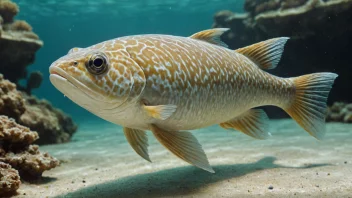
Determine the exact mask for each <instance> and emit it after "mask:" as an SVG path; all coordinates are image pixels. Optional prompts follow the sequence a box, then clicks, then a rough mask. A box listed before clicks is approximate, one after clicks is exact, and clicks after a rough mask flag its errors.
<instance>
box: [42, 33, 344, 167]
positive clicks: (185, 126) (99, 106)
mask: <svg viewBox="0 0 352 198" xmlns="http://www.w3.org/2000/svg"><path fill="white" fill-rule="evenodd" d="M227 30H228V29H226V28H215V29H210V30H204V31H201V32H198V33H195V34H193V35H191V36H189V37H181V36H173V35H158V34H147V35H135V36H125V37H121V38H117V39H112V40H108V41H105V42H101V43H98V44H96V45H93V46H90V47H87V48H73V49H71V50H69V53H68V54H67V55H66V56H63V57H61V58H60V59H58V60H57V61H55V62H54V63H52V65H51V66H50V69H49V71H50V80H51V82H52V83H53V85H54V86H55V87H56V88H57V89H58V90H60V91H61V92H63V93H64V94H65V95H66V96H67V97H68V98H70V99H71V100H73V101H74V102H75V103H77V104H78V105H80V106H81V107H83V108H85V109H87V110H88V111H90V112H92V113H94V114H96V115H97V116H99V117H101V118H103V119H105V120H107V121H110V122H113V123H115V124H119V125H121V126H123V127H124V130H123V131H124V134H125V136H126V139H127V141H128V142H129V143H130V145H131V147H132V148H133V149H134V150H135V151H136V153H137V154H138V155H140V156H141V157H143V158H144V159H146V160H148V161H151V160H150V157H149V153H148V141H147V136H146V132H145V131H146V130H150V131H151V132H152V133H153V134H154V136H155V137H156V139H157V140H158V141H159V142H160V143H161V144H162V145H163V146H164V147H165V148H167V149H168V150H169V151H170V152H172V153H173V154H174V155H175V156H177V157H179V158H180V159H182V160H184V161H186V162H188V163H190V164H193V165H195V166H197V167H199V168H202V169H204V170H206V171H209V172H214V170H213V169H212V168H211V167H210V165H209V162H208V159H207V157H206V155H205V153H204V151H203V149H202V147H201V145H200V144H199V142H198V141H197V139H196V138H195V137H194V136H193V135H192V134H191V133H190V132H187V131H184V130H192V129H199V128H203V127H207V126H210V125H215V124H219V125H220V126H221V127H222V128H225V129H231V130H237V131H240V132H242V133H244V134H246V135H248V136H251V137H253V138H257V139H266V138H269V137H270V132H269V131H268V122H267V120H268V117H267V115H266V113H265V112H264V111H263V110H261V109H254V108H255V107H260V106H264V105H274V106H278V107H280V108H282V109H284V110H285V111H286V112H287V113H288V114H289V115H290V116H291V117H292V118H293V119H295V120H296V121H297V123H298V124H299V125H300V126H301V127H303V128H304V129H305V130H306V131H307V132H308V133H309V134H310V135H312V136H313V137H315V138H317V139H321V138H322V137H323V135H324V134H325V111H326V100H327V97H328V94H329V91H330V89H331V87H332V84H333V82H334V80H335V78H336V77H337V75H336V74H333V73H328V72H323V73H315V74H307V75H303V76H298V77H293V78H280V77H277V76H274V75H271V74H269V73H267V72H266V71H265V70H267V69H273V68H275V67H276V66H277V64H278V62H279V60H280V58H281V54H282V53H283V50H284V45H285V43H286V41H287V40H288V38H285V37H281V38H273V39H269V40H266V41H262V42H259V43H256V44H253V45H250V46H247V47H244V48H240V49H236V50H230V49H228V48H227V46H226V44H225V43H223V42H222V41H221V39H220V37H221V35H222V34H223V33H224V32H225V31H227Z"/></svg>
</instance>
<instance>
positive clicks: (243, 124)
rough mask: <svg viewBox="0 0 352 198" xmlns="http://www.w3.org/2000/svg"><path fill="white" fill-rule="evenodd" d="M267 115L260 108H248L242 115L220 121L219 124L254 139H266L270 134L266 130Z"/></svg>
mask: <svg viewBox="0 0 352 198" xmlns="http://www.w3.org/2000/svg"><path fill="white" fill-rule="evenodd" d="M268 120H269V119H268V116H267V115H266V113H265V112H264V110H261V109H250V110H248V111H246V112H245V113H243V114H242V115H240V116H238V117H236V118H234V119H232V120H230V121H227V122H224V123H220V126H221V127H222V128H225V129H235V130H238V131H241V132H242V133H244V134H246V135H249V136H251V137H253V138H256V139H267V138H268V137H270V136H271V134H270V133H268V132H267V128H268Z"/></svg>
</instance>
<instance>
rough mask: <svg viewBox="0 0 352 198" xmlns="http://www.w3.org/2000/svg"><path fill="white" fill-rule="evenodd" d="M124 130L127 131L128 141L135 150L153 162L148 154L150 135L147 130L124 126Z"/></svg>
mask: <svg viewBox="0 0 352 198" xmlns="http://www.w3.org/2000/svg"><path fill="white" fill-rule="evenodd" d="M123 132H124V133H125V136H126V139H127V141H128V143H130V145H131V147H132V148H133V150H134V151H136V153H137V154H138V155H140V156H141V157H143V158H144V159H145V160H147V161H149V162H151V160H150V158H149V154H148V137H147V134H146V132H145V131H142V130H138V129H131V128H127V127H124V128H123Z"/></svg>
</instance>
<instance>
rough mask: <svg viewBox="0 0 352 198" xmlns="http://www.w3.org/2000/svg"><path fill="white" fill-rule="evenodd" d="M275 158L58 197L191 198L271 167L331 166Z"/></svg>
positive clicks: (189, 169) (138, 178) (177, 171)
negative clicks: (186, 197) (214, 185)
mask: <svg viewBox="0 0 352 198" xmlns="http://www.w3.org/2000/svg"><path fill="white" fill-rule="evenodd" d="M275 160H276V158H274V157H265V158H263V159H261V160H259V161H257V162H255V163H249V164H235V165H218V166H213V168H214V170H215V174H211V173H208V172H206V171H203V170H201V169H199V168H196V167H193V166H186V167H180V168H173V169H166V170H162V171H158V172H153V173H146V174H139V175H133V176H129V177H124V178H120V179H117V180H115V181H111V182H107V183H102V184H97V185H93V186H89V187H86V188H83V189H80V190H77V191H75V192H72V193H68V194H65V195H60V196H58V197H60V198H71V197H88V198H89V197H92V198H93V197H104V198H108V197H123V198H129V197H134V198H135V197H162V196H177V195H190V194H194V193H196V192H197V191H198V190H199V189H200V188H201V187H204V186H206V185H209V184H212V183H216V182H219V181H223V180H227V179H231V178H236V177H241V176H243V175H246V174H249V173H252V172H255V171H260V170H265V169H274V168H292V169H307V168H314V167H319V166H327V165H330V164H310V165H305V166H302V167H289V166H281V165H277V164H275V163H274V162H275Z"/></svg>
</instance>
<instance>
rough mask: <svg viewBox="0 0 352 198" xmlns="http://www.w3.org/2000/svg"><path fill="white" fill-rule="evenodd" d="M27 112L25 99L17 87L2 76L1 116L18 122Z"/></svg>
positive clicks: (0, 85) (0, 86) (0, 79)
mask: <svg viewBox="0 0 352 198" xmlns="http://www.w3.org/2000/svg"><path fill="white" fill-rule="evenodd" d="M25 110H26V109H25V106H24V100H23V97H22V95H21V93H20V92H19V91H17V89H16V85H15V84H14V83H11V82H10V81H8V80H5V79H4V77H3V75H2V74H0V114H2V115H7V116H9V117H12V118H15V119H16V120H18V119H19V117H20V116H21V115H22V114H23V113H24V112H25Z"/></svg>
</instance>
